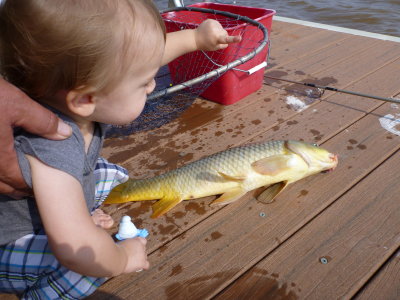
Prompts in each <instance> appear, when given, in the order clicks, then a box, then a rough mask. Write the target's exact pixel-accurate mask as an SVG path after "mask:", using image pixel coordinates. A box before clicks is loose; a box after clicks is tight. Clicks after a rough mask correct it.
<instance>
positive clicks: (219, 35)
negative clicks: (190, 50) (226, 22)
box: [195, 19, 242, 51]
mask: <svg viewBox="0 0 400 300" xmlns="http://www.w3.org/2000/svg"><path fill="white" fill-rule="evenodd" d="M241 39H242V38H241V37H240V36H229V35H228V32H226V30H225V29H224V28H222V26H221V24H220V23H219V22H218V21H216V20H213V19H208V20H206V21H204V22H203V23H201V24H200V26H199V27H197V29H196V30H195V40H196V45H197V50H205V51H214V50H219V49H225V48H226V47H228V45H229V44H231V43H237V42H240V41H241Z"/></svg>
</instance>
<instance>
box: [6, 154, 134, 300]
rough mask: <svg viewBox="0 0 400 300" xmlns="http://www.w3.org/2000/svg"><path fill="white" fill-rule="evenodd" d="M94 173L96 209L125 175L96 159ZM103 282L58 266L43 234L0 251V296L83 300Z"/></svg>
mask: <svg viewBox="0 0 400 300" xmlns="http://www.w3.org/2000/svg"><path fill="white" fill-rule="evenodd" d="M94 173H95V176H96V206H95V208H94V209H96V208H98V207H99V206H100V205H101V203H102V202H103V201H104V200H105V199H106V198H107V195H108V193H109V192H110V191H111V189H112V188H113V187H114V186H116V185H118V184H120V183H123V182H125V181H126V180H128V172H127V171H126V170H125V169H124V168H122V167H120V166H117V165H115V164H111V163H109V162H108V161H107V160H105V159H103V158H99V160H98V161H97V166H96V170H95V172H94ZM106 280H107V278H95V277H88V276H83V275H80V274H78V273H75V272H73V271H71V270H69V269H67V268H64V267H63V266H62V265H60V263H59V262H58V261H57V259H56V258H55V257H54V255H53V254H52V252H51V250H50V248H49V245H48V240H47V236H46V235H44V233H43V234H28V235H26V236H24V237H22V238H20V239H18V240H16V241H15V242H13V243H10V244H7V245H5V246H2V247H0V293H13V294H18V295H19V296H20V297H21V298H22V299H40V300H42V299H83V298H85V297H87V296H89V295H90V294H92V293H93V292H94V291H95V290H96V289H97V288H98V287H99V286H100V285H101V284H103V283H104V282H105V281H106Z"/></svg>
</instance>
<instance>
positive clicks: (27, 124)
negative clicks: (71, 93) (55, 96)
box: [0, 77, 72, 195]
mask: <svg viewBox="0 0 400 300" xmlns="http://www.w3.org/2000/svg"><path fill="white" fill-rule="evenodd" d="M0 111H1V117H0V194H11V195H18V194H21V193H23V192H26V191H27V186H26V184H25V181H24V180H23V178H22V175H21V171H20V169H19V165H18V161H17V156H16V153H15V150H14V137H13V128H14V127H22V128H24V129H25V130H26V131H28V132H30V133H33V134H37V135H40V136H43V137H46V138H49V139H54V140H59V139H65V138H67V137H68V136H70V135H71V133H72V131H71V128H70V127H69V126H68V125H66V124H65V123H64V122H62V121H61V120H60V119H58V118H57V117H56V116H55V115H54V114H53V113H52V112H50V111H49V110H47V109H45V108H44V107H42V106H41V105H40V104H38V103H36V102H35V101H33V100H31V99H30V98H29V97H28V96H27V95H26V94H24V93H23V92H22V91H21V90H19V89H18V88H16V87H15V86H13V85H12V84H10V83H8V82H7V81H6V80H4V79H3V78H1V77H0Z"/></svg>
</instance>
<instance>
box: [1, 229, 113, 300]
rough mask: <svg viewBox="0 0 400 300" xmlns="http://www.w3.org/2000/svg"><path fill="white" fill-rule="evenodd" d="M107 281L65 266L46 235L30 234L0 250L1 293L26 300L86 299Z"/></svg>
mask: <svg viewBox="0 0 400 300" xmlns="http://www.w3.org/2000/svg"><path fill="white" fill-rule="evenodd" d="M105 280H106V278H94V277H88V276H83V275H80V274H77V273H75V272H73V271H70V270H68V269H66V268H64V267H63V266H61V265H60V264H59V263H58V261H57V259H56V258H55V257H54V255H53V254H52V253H51V251H50V248H49V245H48V241H47V236H45V235H34V234H29V235H26V236H24V237H22V238H20V239H18V240H17V241H15V242H14V243H10V244H8V245H6V246H2V247H0V292H5V293H13V294H19V295H21V296H22V299H65V298H66V299H82V298H84V297H87V296H89V295H90V294H92V293H93V292H94V291H95V290H96V289H97V288H98V287H99V286H100V285H101V284H102V283H104V282H105Z"/></svg>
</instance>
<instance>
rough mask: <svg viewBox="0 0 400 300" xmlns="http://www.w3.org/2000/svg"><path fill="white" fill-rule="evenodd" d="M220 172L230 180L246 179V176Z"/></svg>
mask: <svg viewBox="0 0 400 300" xmlns="http://www.w3.org/2000/svg"><path fill="white" fill-rule="evenodd" d="M218 174H219V175H221V176H222V177H223V178H224V179H226V180H228V181H244V180H245V179H246V176H231V175H228V174H225V173H222V172H218Z"/></svg>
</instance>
